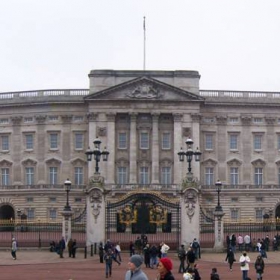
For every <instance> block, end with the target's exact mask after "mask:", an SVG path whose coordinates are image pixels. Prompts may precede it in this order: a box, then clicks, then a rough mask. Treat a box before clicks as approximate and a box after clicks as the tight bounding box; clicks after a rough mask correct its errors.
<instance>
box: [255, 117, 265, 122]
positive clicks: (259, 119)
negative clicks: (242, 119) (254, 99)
mask: <svg viewBox="0 0 280 280" xmlns="http://www.w3.org/2000/svg"><path fill="white" fill-rule="evenodd" d="M262 122H263V118H254V123H262Z"/></svg>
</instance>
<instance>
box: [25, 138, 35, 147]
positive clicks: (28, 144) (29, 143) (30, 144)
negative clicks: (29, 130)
mask: <svg viewBox="0 0 280 280" xmlns="http://www.w3.org/2000/svg"><path fill="white" fill-rule="evenodd" d="M33 138H34V136H33V134H25V148H26V149H27V150H33V147H34V139H33Z"/></svg>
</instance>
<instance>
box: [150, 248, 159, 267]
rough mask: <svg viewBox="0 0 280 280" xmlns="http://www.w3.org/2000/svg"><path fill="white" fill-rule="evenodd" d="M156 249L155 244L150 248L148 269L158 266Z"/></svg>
mask: <svg viewBox="0 0 280 280" xmlns="http://www.w3.org/2000/svg"><path fill="white" fill-rule="evenodd" d="M157 256H158V249H157V247H156V245H155V244H153V245H152V246H151V248H150V268H154V266H156V265H157V264H158V261H157Z"/></svg>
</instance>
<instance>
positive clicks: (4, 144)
mask: <svg viewBox="0 0 280 280" xmlns="http://www.w3.org/2000/svg"><path fill="white" fill-rule="evenodd" d="M1 150H2V151H9V150H10V143H9V136H8V135H2V136H1Z"/></svg>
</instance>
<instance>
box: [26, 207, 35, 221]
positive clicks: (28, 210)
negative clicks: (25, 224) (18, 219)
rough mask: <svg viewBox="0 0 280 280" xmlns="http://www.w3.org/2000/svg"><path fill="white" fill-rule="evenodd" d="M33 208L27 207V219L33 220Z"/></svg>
mask: <svg viewBox="0 0 280 280" xmlns="http://www.w3.org/2000/svg"><path fill="white" fill-rule="evenodd" d="M34 218H35V215H34V209H27V219H28V220H34Z"/></svg>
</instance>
